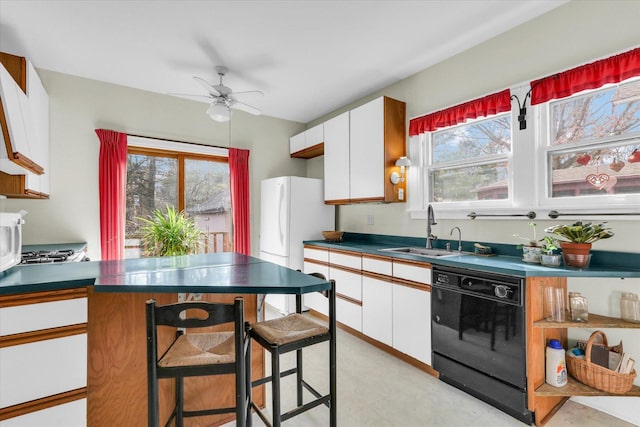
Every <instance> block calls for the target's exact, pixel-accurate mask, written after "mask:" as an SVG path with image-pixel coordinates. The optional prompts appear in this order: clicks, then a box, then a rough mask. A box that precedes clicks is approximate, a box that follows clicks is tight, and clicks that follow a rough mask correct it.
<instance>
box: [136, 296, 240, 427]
mask: <svg viewBox="0 0 640 427" xmlns="http://www.w3.org/2000/svg"><path fill="white" fill-rule="evenodd" d="M146 306H147V307H146V316H147V387H148V420H149V427H157V426H158V418H159V415H158V409H159V408H158V406H159V404H158V380H159V379H161V378H174V379H175V388H176V392H175V407H174V409H173V412H172V414H171V416H170V417H169V419H168V420H167V422H166V424H165V425H167V426H168V425H169V424H171V421H172V420H174V419H175V425H176V427H182V425H183V418H185V417H196V416H203V415H216V414H226V413H235V414H236V425H237V426H241V427H245V425H246V420H247V416H250V415H251V406H250V405H249V392H248V390H247V381H246V369H247V368H246V367H247V366H248V360H249V359H247V357H249V353H248V351H247V347H248V343H249V340H248V339H247V336H246V330H245V327H244V300H243V299H242V298H241V297H236V298H235V302H234V304H223V303H212V302H205V301H196V302H185V303H176V304H167V305H164V306H156V303H155V301H154V300H149V301H147V302H146ZM231 322H233V323H234V331H233V332H231V331H229V332H207V333H185V331H184V329H188V330H191V329H197V328H204V327H209V326H215V325H221V324H224V323H231ZM158 326H169V327H173V328H177V331H176V338H175V340H174V341H173V342H172V343H171V345H170V346H169V348H168V349H167V350H165V351H164V352H163V353H162V356H161V357H160V358H158V344H157V331H158ZM223 374H235V383H236V391H235V395H236V405H235V407H230V408H212V409H202V410H197V411H185V410H184V409H183V404H184V396H183V393H184V378H185V377H195V376H205V375H223Z"/></svg>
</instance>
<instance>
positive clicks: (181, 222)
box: [138, 205, 200, 256]
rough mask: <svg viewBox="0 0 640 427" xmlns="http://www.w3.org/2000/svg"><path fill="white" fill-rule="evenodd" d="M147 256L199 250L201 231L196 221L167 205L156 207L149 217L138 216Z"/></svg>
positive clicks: (185, 253) (170, 254) (180, 253)
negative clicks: (164, 207) (161, 207)
mask: <svg viewBox="0 0 640 427" xmlns="http://www.w3.org/2000/svg"><path fill="white" fill-rule="evenodd" d="M138 219H139V220H140V221H141V222H142V224H143V225H142V227H141V229H140V231H141V232H142V241H143V243H144V247H145V248H146V254H147V256H175V255H189V254H195V253H196V252H197V251H198V239H199V237H200V231H199V230H198V228H197V226H196V223H195V221H194V220H193V219H192V218H188V217H187V216H186V215H185V213H184V212H183V211H181V212H177V211H176V209H175V208H173V207H171V206H169V205H167V207H166V210H165V211H163V210H161V209H156V210H155V211H154V212H153V214H152V215H150V216H149V218H138Z"/></svg>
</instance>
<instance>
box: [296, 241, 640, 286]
mask: <svg viewBox="0 0 640 427" xmlns="http://www.w3.org/2000/svg"><path fill="white" fill-rule="evenodd" d="M446 242H447V240H438V241H437V242H436V245H435V246H436V247H437V248H439V249H443V248H444V246H445V243H446ZM448 242H449V243H451V247H452V248H457V246H458V241H457V240H455V241H453V240H448ZM304 243H305V244H308V245H314V246H319V247H325V248H331V249H342V250H347V251H354V252H361V253H368V254H374V255H379V256H388V257H392V258H400V259H409V260H416V261H426V262H429V263H431V264H435V265H445V266H450V267H458V268H469V269H473V270H478V271H486V272H492V273H500V274H508V275H512V276H518V277H625V278H631V277H640V254H635V253H626V252H607V251H597V250H592V251H591V253H592V258H591V263H590V265H589V268H587V269H582V270H579V269H573V268H565V267H544V266H541V265H539V264H528V263H525V262H524V261H522V251H521V250H518V249H517V247H516V245H505V244H497V243H486V242H478V243H482V244H484V245H487V246H491V248H492V250H493V253H494V254H496V256H491V257H487V256H478V255H474V254H473V242H462V244H463V246H462V249H463V253H462V254H461V255H453V256H446V257H423V256H417V255H410V254H402V253H393V252H387V251H380V249H388V248H397V247H405V246H416V247H425V243H426V239H424V238H413V237H397V236H384V235H374V234H359V233H345V234H344V236H343V241H342V242H339V243H332V242H327V241H324V240H311V241H305V242H304ZM465 251H466V252H467V253H465ZM453 253H454V254H455V253H456V252H453Z"/></svg>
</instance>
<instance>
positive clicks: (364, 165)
mask: <svg viewBox="0 0 640 427" xmlns="http://www.w3.org/2000/svg"><path fill="white" fill-rule="evenodd" d="M405 116H406V104H405V103H404V102H402V101H398V100H395V99H391V98H387V97H380V98H377V99H374V100H373V101H370V102H368V103H366V104H364V105H361V106H360V107H357V108H354V109H353V110H351V111H349V112H347V113H343V114H341V115H339V116H337V117H334V118H333V119H331V120H328V121H327V122H325V140H324V141H325V163H324V176H325V203H329V204H348V203H362V202H404V199H405V198H404V197H403V199H402V200H401V199H400V198H399V197H398V191H399V190H400V189H402V190H403V191H406V188H405V183H404V182H402V183H399V184H396V185H393V184H392V183H391V181H390V180H389V175H390V174H391V172H393V171H394V170H395V168H396V167H395V162H396V160H398V158H399V157H401V156H404V155H405V153H406V125H405V119H406V117H405Z"/></svg>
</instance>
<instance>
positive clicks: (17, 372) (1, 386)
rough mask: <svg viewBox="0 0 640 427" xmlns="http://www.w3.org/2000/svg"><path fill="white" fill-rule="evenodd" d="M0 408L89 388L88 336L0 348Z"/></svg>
mask: <svg viewBox="0 0 640 427" xmlns="http://www.w3.org/2000/svg"><path fill="white" fill-rule="evenodd" d="M0 377H1V378H2V381H0V407H7V406H11V405H15V404H18V403H23V402H28V401H30V400H34V399H39V398H42V397H46V396H51V395H54V394H57V393H62V392H65V391H68V390H75V389H77V388H82V387H86V386H87V335H86V334H79V335H73V336H68V337H63V338H56V339H51V340H45V341H37V342H32V343H29V344H22V345H16V346H12V347H5V348H0Z"/></svg>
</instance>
